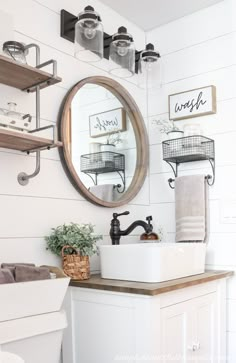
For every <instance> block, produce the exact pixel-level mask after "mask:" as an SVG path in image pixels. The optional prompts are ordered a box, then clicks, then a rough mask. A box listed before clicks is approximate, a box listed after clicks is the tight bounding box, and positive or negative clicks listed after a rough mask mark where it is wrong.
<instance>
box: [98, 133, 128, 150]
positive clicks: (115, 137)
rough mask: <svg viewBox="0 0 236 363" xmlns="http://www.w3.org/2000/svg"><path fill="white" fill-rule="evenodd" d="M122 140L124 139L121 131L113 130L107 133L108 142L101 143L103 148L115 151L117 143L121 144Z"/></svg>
mask: <svg viewBox="0 0 236 363" xmlns="http://www.w3.org/2000/svg"><path fill="white" fill-rule="evenodd" d="M122 142H123V140H122V138H121V135H120V131H115V132H114V131H113V132H111V133H109V134H108V135H107V137H106V143H105V144H102V145H101V150H102V151H111V152H115V147H116V145H118V144H121V143H122Z"/></svg>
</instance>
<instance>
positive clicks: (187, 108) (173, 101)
mask: <svg viewBox="0 0 236 363" xmlns="http://www.w3.org/2000/svg"><path fill="white" fill-rule="evenodd" d="M213 113H216V88H215V86H207V87H202V88H196V89H194V90H191V91H186V92H181V93H176V94H173V95H169V118H170V120H175V121H176V120H183V119H186V118H192V117H199V116H205V115H210V114H213Z"/></svg>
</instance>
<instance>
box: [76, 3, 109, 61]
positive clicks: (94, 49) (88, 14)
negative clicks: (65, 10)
mask: <svg viewBox="0 0 236 363" xmlns="http://www.w3.org/2000/svg"><path fill="white" fill-rule="evenodd" d="M103 48H104V46H103V25H102V22H101V17H100V15H99V14H98V13H97V12H96V11H95V10H94V8H93V7H92V6H86V7H85V9H84V11H82V12H81V13H79V15H78V21H77V22H76V24H75V57H76V58H78V59H80V60H82V61H86V62H97V61H99V60H100V59H102V58H103Z"/></svg>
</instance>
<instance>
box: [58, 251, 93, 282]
mask: <svg viewBox="0 0 236 363" xmlns="http://www.w3.org/2000/svg"><path fill="white" fill-rule="evenodd" d="M69 248H70V249H71V250H72V254H71V255H65V249H69ZM61 255H62V264H63V271H64V273H65V274H66V275H67V276H69V277H70V278H71V279H72V280H87V279H89V278H90V263H89V256H80V255H79V254H78V252H77V250H76V249H75V248H74V247H71V246H64V247H63V248H62V250H61Z"/></svg>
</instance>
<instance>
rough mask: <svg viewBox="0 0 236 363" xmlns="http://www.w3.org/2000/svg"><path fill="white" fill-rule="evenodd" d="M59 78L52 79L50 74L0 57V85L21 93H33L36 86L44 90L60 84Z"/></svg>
mask: <svg viewBox="0 0 236 363" xmlns="http://www.w3.org/2000/svg"><path fill="white" fill-rule="evenodd" d="M61 80H62V79H61V78H60V77H55V78H53V77H52V75H51V74H50V73H47V72H44V71H42V70H41V69H37V68H34V67H31V66H29V65H25V64H20V63H18V62H15V61H14V60H12V59H10V58H7V57H5V56H2V55H0V83H3V84H5V85H7V86H11V87H15V88H18V89H20V90H22V91H27V90H29V91H30V92H34V91H35V87H34V86H36V85H39V84H40V88H41V89H42V88H46V87H48V86H51V85H53V84H56V83H59V82H61Z"/></svg>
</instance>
